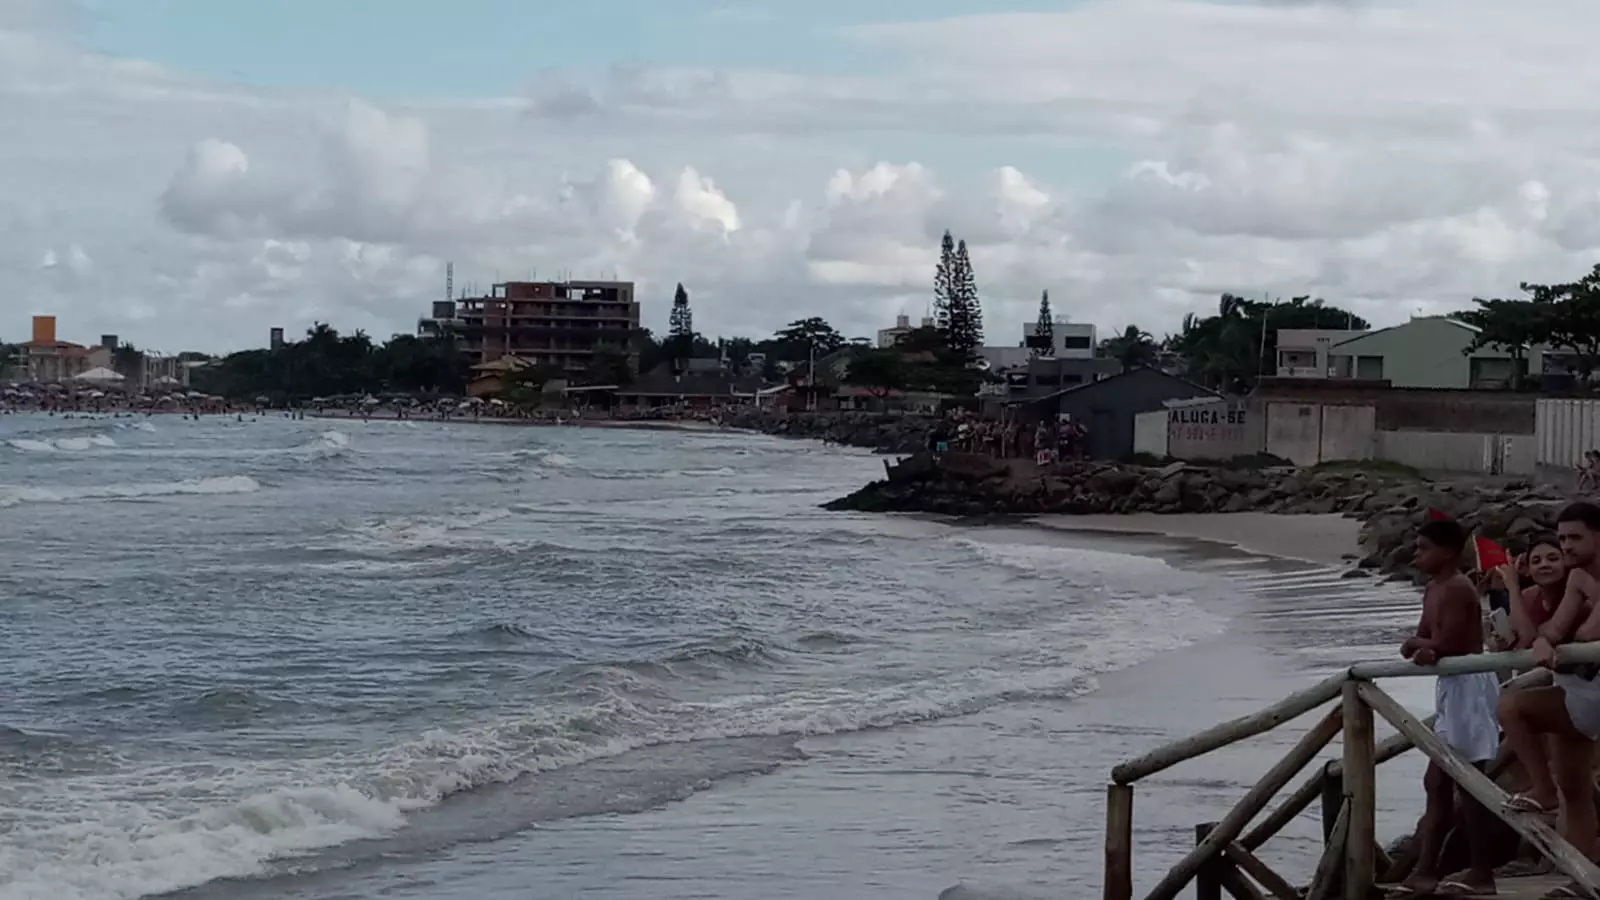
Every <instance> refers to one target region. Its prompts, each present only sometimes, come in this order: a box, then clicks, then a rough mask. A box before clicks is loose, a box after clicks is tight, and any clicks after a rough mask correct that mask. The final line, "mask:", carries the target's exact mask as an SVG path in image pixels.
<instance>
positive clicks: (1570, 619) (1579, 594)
mask: <svg viewBox="0 0 1600 900" xmlns="http://www.w3.org/2000/svg"><path fill="white" fill-rule="evenodd" d="M1592 585H1593V579H1592V578H1590V577H1589V574H1588V573H1587V572H1584V571H1583V570H1582V569H1574V570H1573V572H1572V574H1571V575H1569V576H1568V577H1567V591H1566V593H1565V594H1562V595H1561V605H1559V606H1557V607H1556V611H1555V614H1554V615H1552V616H1551V617H1550V620H1549V621H1548V622H1545V623H1544V624H1543V625H1541V626H1539V634H1538V639H1539V640H1542V641H1544V642H1545V643H1547V644H1550V645H1551V646H1554V645H1556V644H1562V643H1565V642H1566V641H1567V639H1568V638H1570V637H1572V634H1573V632H1574V631H1575V630H1577V627H1578V625H1579V623H1580V622H1581V621H1582V620H1583V619H1584V618H1585V617H1584V613H1585V611H1587V608H1588V600H1587V597H1588V593H1589V588H1590V587H1591V586H1592Z"/></svg>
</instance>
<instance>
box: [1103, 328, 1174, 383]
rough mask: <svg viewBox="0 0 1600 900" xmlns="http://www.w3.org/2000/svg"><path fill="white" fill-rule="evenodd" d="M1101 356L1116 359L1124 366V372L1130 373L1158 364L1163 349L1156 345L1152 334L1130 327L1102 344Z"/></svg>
mask: <svg viewBox="0 0 1600 900" xmlns="http://www.w3.org/2000/svg"><path fill="white" fill-rule="evenodd" d="M1100 352H1101V355H1103V356H1105V357H1107V358H1109V359H1114V360H1116V361H1117V362H1119V363H1121V364H1122V371H1124V372H1128V371H1132V370H1133V369H1137V368H1141V367H1144V366H1153V365H1155V364H1156V359H1157V357H1159V356H1160V354H1161V348H1160V346H1158V345H1157V344H1156V340H1155V338H1153V337H1151V336H1150V332H1148V331H1145V330H1143V329H1141V328H1140V327H1139V326H1137V325H1129V326H1128V327H1127V328H1124V329H1123V330H1122V333H1121V334H1119V335H1117V336H1116V337H1110V338H1106V339H1105V340H1104V341H1101V343H1100Z"/></svg>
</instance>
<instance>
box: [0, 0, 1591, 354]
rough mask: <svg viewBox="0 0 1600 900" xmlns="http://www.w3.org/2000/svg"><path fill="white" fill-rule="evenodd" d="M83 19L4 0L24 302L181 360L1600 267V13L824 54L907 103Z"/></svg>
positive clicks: (1124, 309)
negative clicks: (284, 79) (170, 44)
mask: <svg viewBox="0 0 1600 900" xmlns="http://www.w3.org/2000/svg"><path fill="white" fill-rule="evenodd" d="M61 8H65V7H57V6H55V5H53V4H49V3H42V2H39V0H0V120H3V121H7V122H10V123H15V124H16V125H17V128H16V129H15V130H16V133H18V134H21V135H23V136H24V137H23V139H22V140H21V141H17V140H9V141H5V142H0V196H4V197H6V198H7V199H8V202H7V203H6V204H0V237H4V238H5V240H0V273H4V275H5V276H6V277H7V278H8V279H9V280H10V281H12V282H13V283H15V284H16V285H18V287H19V290H17V291H13V292H11V293H12V294H14V295H16V296H18V297H28V298H30V300H29V302H30V303H32V304H33V306H34V307H36V308H37V309H45V308H48V309H56V308H62V309H70V310H71V311H72V316H73V317H75V318H74V320H73V321H64V322H63V329H64V331H70V330H72V329H77V330H78V331H82V332H83V333H85V334H93V333H98V332H99V331H101V330H117V331H119V333H123V334H126V335H127V336H129V337H130V338H132V339H134V340H135V341H143V342H144V343H155V344H158V345H162V349H168V350H175V349H181V347H182V346H186V345H212V346H222V347H228V346H248V345H252V344H259V343H260V342H261V341H262V340H264V335H265V332H266V328H267V327H269V326H272V325H281V326H284V327H287V328H289V329H290V330H291V331H293V330H297V329H298V328H299V327H303V325H304V324H306V323H308V322H309V321H310V320H311V319H313V318H316V319H322V320H328V321H332V322H334V323H335V324H336V325H339V326H340V327H346V328H353V327H362V328H366V329H367V330H369V331H371V332H373V333H376V334H379V335H383V334H387V333H389V332H392V331H409V330H410V329H411V327H412V326H413V324H414V319H415V316H416V315H417V314H418V313H419V312H421V311H422V310H423V309H424V308H425V306H426V303H427V301H428V300H430V299H433V298H435V297H437V296H438V294H439V292H440V291H441V290H442V287H443V269H444V265H445V262H446V261H447V260H449V261H454V262H455V263H456V266H457V280H458V282H462V283H465V282H472V283H475V284H476V285H477V286H479V287H483V286H486V285H487V283H488V282H490V281H492V280H495V279H497V278H498V279H509V278H521V277H530V276H535V275H537V276H542V277H549V276H555V275H558V274H570V275H572V276H574V277H613V276H616V277H622V278H631V279H635V280H637V281H638V282H639V284H640V296H641V298H642V299H643V300H644V301H645V304H646V312H645V315H646V319H647V324H650V325H652V326H654V327H657V328H659V327H661V326H662V325H664V323H665V318H666V309H667V307H668V305H669V298H670V293H671V289H672V286H673V285H674V284H675V283H676V282H679V281H682V282H684V283H685V284H686V285H687V286H688V287H689V288H690V291H691V294H692V296H693V298H694V302H695V305H696V312H697V315H696V322H697V323H698V324H699V325H700V326H701V327H702V328H704V329H707V330H710V331H713V332H718V331H720V332H726V333H732V332H735V331H742V332H759V331H766V330H771V329H773V328H776V327H778V326H781V325H782V324H783V323H785V322H786V321H788V320H789V319H792V318H795V317H796V316H797V315H800V314H810V313H815V314H818V315H822V316H825V317H827V318H830V319H832V320H834V321H835V322H836V323H838V324H839V325H840V326H841V327H843V328H844V329H845V330H846V331H847V332H850V333H854V334H868V333H870V332H871V331H873V330H874V329H876V328H878V327H881V326H882V324H883V323H884V322H885V321H887V320H889V318H890V317H891V316H893V315H894V314H895V313H897V312H900V311H905V312H909V313H912V314H918V313H920V312H921V311H922V310H923V309H924V308H925V307H926V304H927V300H928V295H929V282H930V280H931V275H932V271H933V265H934V262H935V256H936V253H937V248H938V241H939V237H940V235H941V233H942V232H943V231H944V230H945V229H946V228H948V229H951V230H952V231H954V232H955V233H956V234H957V235H958V236H960V237H963V238H965V239H966V240H967V241H968V243H969V245H971V248H972V252H973V257H974V262H975V266H976V268H977V273H978V278H979V282H980V289H981V290H982V292H983V296H984V300H985V303H986V306H987V309H988V316H987V321H988V322H989V323H990V326H991V328H992V329H993V331H994V336H995V337H996V339H1000V340H1005V341H1007V342H1010V341H1012V340H1015V338H1016V335H1017V333H1019V329H1020V328H1021V327H1022V324H1023V323H1025V322H1027V321H1030V320H1031V319H1032V316H1033V312H1034V308H1035V307H1034V305H1035V304H1036V303H1037V298H1038V294H1039V291H1040V290H1042V289H1045V288H1048V289H1050V291H1051V296H1052V299H1053V300H1054V302H1055V303H1056V304H1057V306H1058V308H1060V309H1061V310H1062V311H1063V312H1066V313H1068V314H1070V315H1072V316H1074V317H1076V318H1079V319H1086V320H1090V321H1094V322H1097V323H1099V324H1100V325H1102V326H1103V327H1104V328H1108V329H1109V328H1115V327H1120V326H1122V325H1125V324H1128V323H1129V322H1138V323H1140V324H1141V325H1143V326H1144V327H1146V328H1148V329H1150V330H1152V331H1155V332H1157V333H1161V332H1163V331H1166V330H1170V329H1172V328H1174V327H1176V324H1177V322H1178V321H1179V320H1180V319H1181V317H1182V315H1183V314H1184V313H1186V312H1191V311H1204V310H1208V309H1211V308H1213V307H1214V305H1215V298H1216V295H1217V294H1219V293H1221V292H1223V291H1232V292H1239V293H1246V294H1253V295H1263V294H1265V295H1269V296H1270V295H1279V296H1291V295H1295V294H1303V293H1312V294H1318V295H1321V296H1324V297H1326V298H1327V299H1328V300H1330V301H1332V302H1338V303H1346V304H1349V305H1351V306H1353V307H1354V308H1355V309H1356V310H1357V311H1358V312H1360V313H1361V314H1362V315H1364V316H1366V317H1367V318H1369V319H1372V320H1374V321H1376V322H1379V323H1386V322H1393V321H1397V320H1399V319H1402V318H1403V317H1404V316H1405V315H1408V314H1410V313H1413V312H1416V311H1417V310H1419V309H1420V310H1423V311H1428V312H1435V311H1444V310H1448V309H1452V308H1459V307H1461V306H1463V305H1465V304H1466V303H1467V302H1468V301H1469V299H1470V298H1471V297H1473V296H1482V295H1490V294H1509V293H1514V292H1515V290H1516V285H1517V283H1518V282H1519V281H1521V280H1545V279H1560V278H1567V277H1571V276H1573V275H1575V274H1577V273H1578V272H1581V271H1584V270H1586V269H1587V268H1588V267H1589V266H1590V265H1592V263H1593V262H1594V261H1595V259H1596V258H1597V257H1600V225H1597V224H1596V223H1600V164H1596V163H1595V162H1593V159H1594V158H1595V155H1594V153H1593V152H1592V151H1591V148H1592V147H1594V146H1600V117H1597V115H1596V114H1595V113H1594V112H1592V111H1591V105H1590V103H1589V98H1590V97H1591V96H1592V95H1593V94H1594V93H1595V89H1596V88H1597V87H1600V60H1596V59H1594V58H1593V57H1591V55H1590V54H1588V52H1587V47H1586V46H1585V45H1584V36H1585V35H1586V34H1587V32H1588V30H1589V29H1588V27H1587V26H1591V25H1600V7H1595V6H1593V5H1592V4H1589V3H1586V2H1579V0H1530V2H1528V3H1523V4H1516V5H1514V6H1512V5H1506V4H1503V3H1496V2H1491V0H1451V2H1446V0H1416V2H1412V3H1408V4H1405V5H1394V4H1378V3H1367V2H1331V0H1330V2H1313V0H1304V2H1291V0H1258V2H1250V3H1217V2H1203V0H1118V2H1110V0H1094V2H1088V3H1084V4H1079V5H1077V6H1075V7H1073V8H1072V9H1071V10H1069V11H1064V12H1058V13H1049V14H1039V13H1028V14H1022V13H991V14H983V15H972V16H963V17H957V18H948V19H937V20H928V21H919V22H885V23H879V24H873V25H867V26H856V27H851V28H847V29H842V30H840V31H838V32H837V33H836V39H837V40H839V41H840V42H841V44H844V45H850V44H853V45H856V46H857V47H858V48H865V49H867V50H869V51H870V52H872V53H874V54H875V56H876V57H877V58H878V59H879V60H880V61H881V63H882V65H881V67H880V68H881V70H882V72H881V73H880V74H873V75H862V74H830V73H826V72H823V73H801V72H793V71H775V70H755V69H716V68H693V67H682V66H677V67H660V66H651V65H647V64H630V65H610V66H604V65H603V67H601V68H598V69H595V70H572V71H540V72H530V73H529V75H528V78H527V81H526V84H525V86H524V87H523V89H522V90H521V92H520V93H518V94H517V95H516V96H513V97H510V98H480V99H477V100H463V101H450V102H444V101H430V102H426V103H424V102H421V101H418V102H409V103H408V102H405V101H397V100H392V99H391V100H388V101H385V102H382V103H380V102H377V101H374V100H371V99H363V98H351V97H348V96H345V95H342V94H338V93H336V92H333V91H331V90H330V91H328V92H316V91H302V92H296V93H286V92H281V91H267V90H255V89H251V88H249V87H248V86H240V85H226V84H218V83H214V82H210V81H207V80H205V79H203V78H199V77H195V76H191V75H187V74H184V73H182V72H175V71H172V70H170V69H168V68H166V67H163V66H161V65H159V64H157V63H153V62H149V61H141V60H124V59H115V58H110V57H106V56H104V55H101V54H98V53H95V52H93V51H92V50H89V49H87V48H86V47H85V46H84V45H82V44H80V43H76V42H75V41H74V40H73V38H72V31H71V24H72V17H71V16H70V15H69V16H67V17H62V16H60V15H59V14H58V10H59V9H61ZM107 284H116V285H118V289H117V290H116V291H111V292H108V291H106V290H105V289H104V287H105V285H107ZM18 302H19V301H17V300H12V301H11V303H13V304H16V303H18ZM30 311H34V310H32V309H24V308H21V307H19V306H15V305H13V306H9V307H8V308H7V310H6V316H5V317H4V318H3V319H0V335H3V334H5V333H6V332H7V331H8V330H10V329H13V328H18V327H23V323H25V317H26V314H27V313H28V312H30ZM77 317H81V318H82V320H83V321H81V322H79V321H76V320H75V319H76V318H77ZM6 322H10V323H11V324H9V325H8V324H5V323H6ZM166 344H173V346H165V345H166Z"/></svg>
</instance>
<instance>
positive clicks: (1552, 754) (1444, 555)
mask: <svg viewBox="0 0 1600 900" xmlns="http://www.w3.org/2000/svg"><path fill="white" fill-rule="evenodd" d="M1474 556H1476V557H1478V558H1479V559H1480V560H1481V559H1483V556H1484V554H1483V552H1482V550H1481V545H1480V549H1479V550H1477V551H1476V552H1474V551H1473V550H1469V535H1468V534H1467V531H1466V529H1465V528H1463V527H1462V526H1461V525H1460V524H1459V523H1457V522H1455V521H1454V520H1451V519H1447V518H1444V517H1442V516H1441V517H1437V518H1435V519H1434V520H1433V521H1429V522H1427V523H1426V524H1424V525H1423V526H1422V527H1421V528H1420V529H1419V531H1418V533H1417V537H1416V565H1417V566H1418V568H1420V569H1421V570H1422V571H1423V572H1424V573H1425V574H1427V575H1428V576H1429V581H1428V583H1427V585H1426V588H1425V590H1424V594H1423V612H1422V617H1421V621H1420V622H1419V623H1418V626H1417V630H1416V633H1415V634H1414V635H1413V636H1411V637H1410V638H1408V639H1407V640H1406V641H1405V643H1404V644H1403V645H1402V646H1401V648H1400V652H1401V654H1402V655H1403V656H1405V657H1406V658H1408V659H1411V660H1412V661H1414V662H1416V663H1417V664H1418V665H1423V666H1431V665H1434V664H1435V663H1437V662H1438V661H1439V660H1441V659H1445V658H1448V657H1457V656H1469V655H1473V654H1477V653H1482V652H1484V651H1486V650H1513V649H1521V650H1531V651H1532V654H1533V658H1534V660H1535V661H1536V663H1537V665H1538V666H1539V667H1540V668H1544V669H1550V670H1552V673H1553V674H1552V678H1551V680H1550V681H1549V682H1548V683H1546V684H1542V685H1541V686H1537V687H1531V686H1522V683H1519V684H1517V685H1511V684H1508V683H1506V682H1504V681H1503V680H1502V675H1497V674H1495V673H1473V674H1463V675H1441V676H1439V678H1438V683H1437V688H1436V691H1435V707H1436V709H1435V713H1436V719H1435V722H1434V726H1433V727H1434V732H1435V733H1436V734H1437V735H1438V736H1439V738H1440V739H1441V740H1442V741H1443V742H1444V743H1445V744H1446V745H1447V746H1448V747H1449V748H1450V749H1451V750H1452V751H1453V752H1454V753H1455V754H1457V755H1458V756H1459V757H1461V758H1462V759H1463V760H1465V761H1466V762H1469V763H1471V764H1473V765H1474V766H1477V767H1479V768H1480V769H1483V768H1486V767H1487V766H1488V765H1489V764H1490V763H1491V761H1493V760H1494V759H1495V758H1496V757H1497V756H1499V755H1500V753H1501V744H1502V741H1504V744H1505V747H1506V749H1507V750H1508V751H1509V753H1510V754H1511V756H1512V758H1513V759H1514V760H1515V761H1516V762H1517V763H1519V764H1520V766H1521V768H1522V769H1523V771H1524V775H1525V779H1526V783H1527V788H1526V789H1525V790H1522V791H1520V792H1517V793H1514V794H1512V795H1510V796H1509V798H1508V799H1507V800H1506V802H1505V807H1506V810H1507V811H1515V812H1521V813H1527V814H1533V815H1539V816H1549V817H1551V818H1553V819H1556V820H1558V822H1559V830H1560V832H1561V834H1562V836H1563V837H1565V838H1566V839H1567V840H1568V841H1569V842H1571V843H1572V845H1573V846H1574V847H1576V848H1578V849H1579V850H1580V851H1581V852H1583V853H1584V854H1585V855H1586V856H1588V857H1590V858H1591V859H1597V860H1600V821H1597V818H1596V805H1595V797H1594V774H1593V773H1594V763H1595V747H1596V743H1597V741H1600V677H1597V676H1600V666H1593V665H1580V666H1570V665H1564V664H1558V662H1557V648H1559V647H1561V646H1562V645H1564V644H1573V643H1588V642H1592V641H1597V640H1600V506H1597V505H1595V504H1593V503H1590V502H1587V501H1580V502H1576V503H1572V504H1571V505H1569V506H1567V507H1566V508H1565V509H1563V510H1562V511H1561V513H1560V515H1559V516H1558V517H1557V530H1556V532H1555V533H1553V534H1543V535H1536V536H1534V537H1533V538H1532V539H1531V540H1528V541H1527V542H1526V543H1525V544H1524V545H1523V546H1521V547H1518V548H1511V551H1508V552H1507V553H1506V554H1505V559H1504V560H1490V561H1487V562H1482V563H1474V562H1472V561H1471V559H1472V558H1473V557H1474ZM1424 786H1425V789H1426V794H1427V806H1426V811H1425V812H1424V815H1423V817H1422V820H1421V822H1420V823H1419V825H1418V828H1417V833H1416V837H1415V840H1416V851H1417V856H1416V859H1417V863H1416V866H1415V868H1414V869H1413V870H1412V872H1411V874H1410V875H1409V876H1408V877H1407V878H1406V879H1405V880H1404V881H1402V882H1400V883H1398V884H1394V885H1389V886H1387V887H1386V896H1388V897H1391V898H1403V897H1424V896H1427V897H1440V896H1444V897H1463V896H1466V897H1480V896H1492V895H1494V893H1495V892H1496V887H1495V878H1496V875H1497V874H1499V875H1500V876H1502V877H1507V876H1510V875H1517V874H1540V873H1545V872H1548V871H1549V863H1548V862H1547V861H1544V860H1541V859H1539V858H1538V857H1537V855H1536V854H1532V853H1531V851H1530V852H1526V853H1524V854H1523V855H1522V856H1521V857H1520V858H1519V859H1518V860H1516V861H1514V862H1512V863H1510V864H1509V865H1506V866H1501V867H1499V868H1498V869H1497V868H1496V866H1495V862H1497V861H1498V860H1497V858H1496V857H1495V851H1494V848H1493V837H1492V836H1493V834H1494V828H1495V822H1494V817H1493V816H1492V815H1491V814H1490V813H1489V811H1488V810H1487V809H1485V808H1484V807H1483V806H1482V805H1481V804H1479V803H1478V802H1476V801H1475V800H1473V799H1472V798H1471V797H1469V796H1467V795H1465V794H1464V793H1461V794H1459V795H1458V791H1457V789H1456V786H1455V784H1454V783H1453V781H1452V780H1451V779H1450V777H1449V776H1447V775H1446V774H1445V772H1444V771H1443V770H1442V769H1441V768H1439V767H1438V766H1437V764H1430V766H1429V767H1428V771H1427V774H1426V775H1425V776H1424ZM1456 829H1459V830H1460V832H1461V833H1462V834H1463V835H1464V836H1465V838H1466V841H1465V843H1466V847H1467V859H1468V860H1469V865H1468V867H1467V868H1466V869H1465V870H1462V871H1459V872H1454V873H1450V872H1444V871H1440V870H1441V869H1442V868H1443V864H1442V861H1443V859H1444V858H1445V854H1444V844H1445V838H1446V836H1447V835H1448V834H1449V833H1450V832H1451V831H1452V830H1456ZM1524 850H1525V851H1526V850H1527V848H1524ZM1546 896H1548V897H1550V898H1553V900H1560V898H1570V897H1588V896H1589V894H1588V892H1587V891H1586V889H1585V888H1584V887H1583V886H1582V885H1581V884H1578V883H1576V882H1571V883H1566V884H1562V885H1560V886H1558V887H1556V888H1555V889H1554V890H1553V891H1551V892H1550V893H1549V894H1548V895H1546Z"/></svg>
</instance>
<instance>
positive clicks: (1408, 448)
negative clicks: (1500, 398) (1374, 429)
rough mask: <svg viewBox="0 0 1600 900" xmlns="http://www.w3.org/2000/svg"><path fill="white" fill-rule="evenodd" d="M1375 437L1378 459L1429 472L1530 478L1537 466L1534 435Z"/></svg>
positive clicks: (1405, 433)
mask: <svg viewBox="0 0 1600 900" xmlns="http://www.w3.org/2000/svg"><path fill="white" fill-rule="evenodd" d="M1377 438H1378V447H1377V453H1378V458H1379V459H1386V460H1390V461H1392V462H1397V463H1403V464H1404V465H1408V466H1413V467H1415V468H1418V469H1423V470H1428V471H1443V472H1481V473H1483V474H1486V475H1531V474H1533V473H1534V470H1535V469H1536V468H1537V465H1538V440H1537V439H1536V438H1535V437H1534V436H1533V435H1527V434H1466V433H1459V432H1454V433H1452V432H1440V431H1380V432H1378V433H1377Z"/></svg>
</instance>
